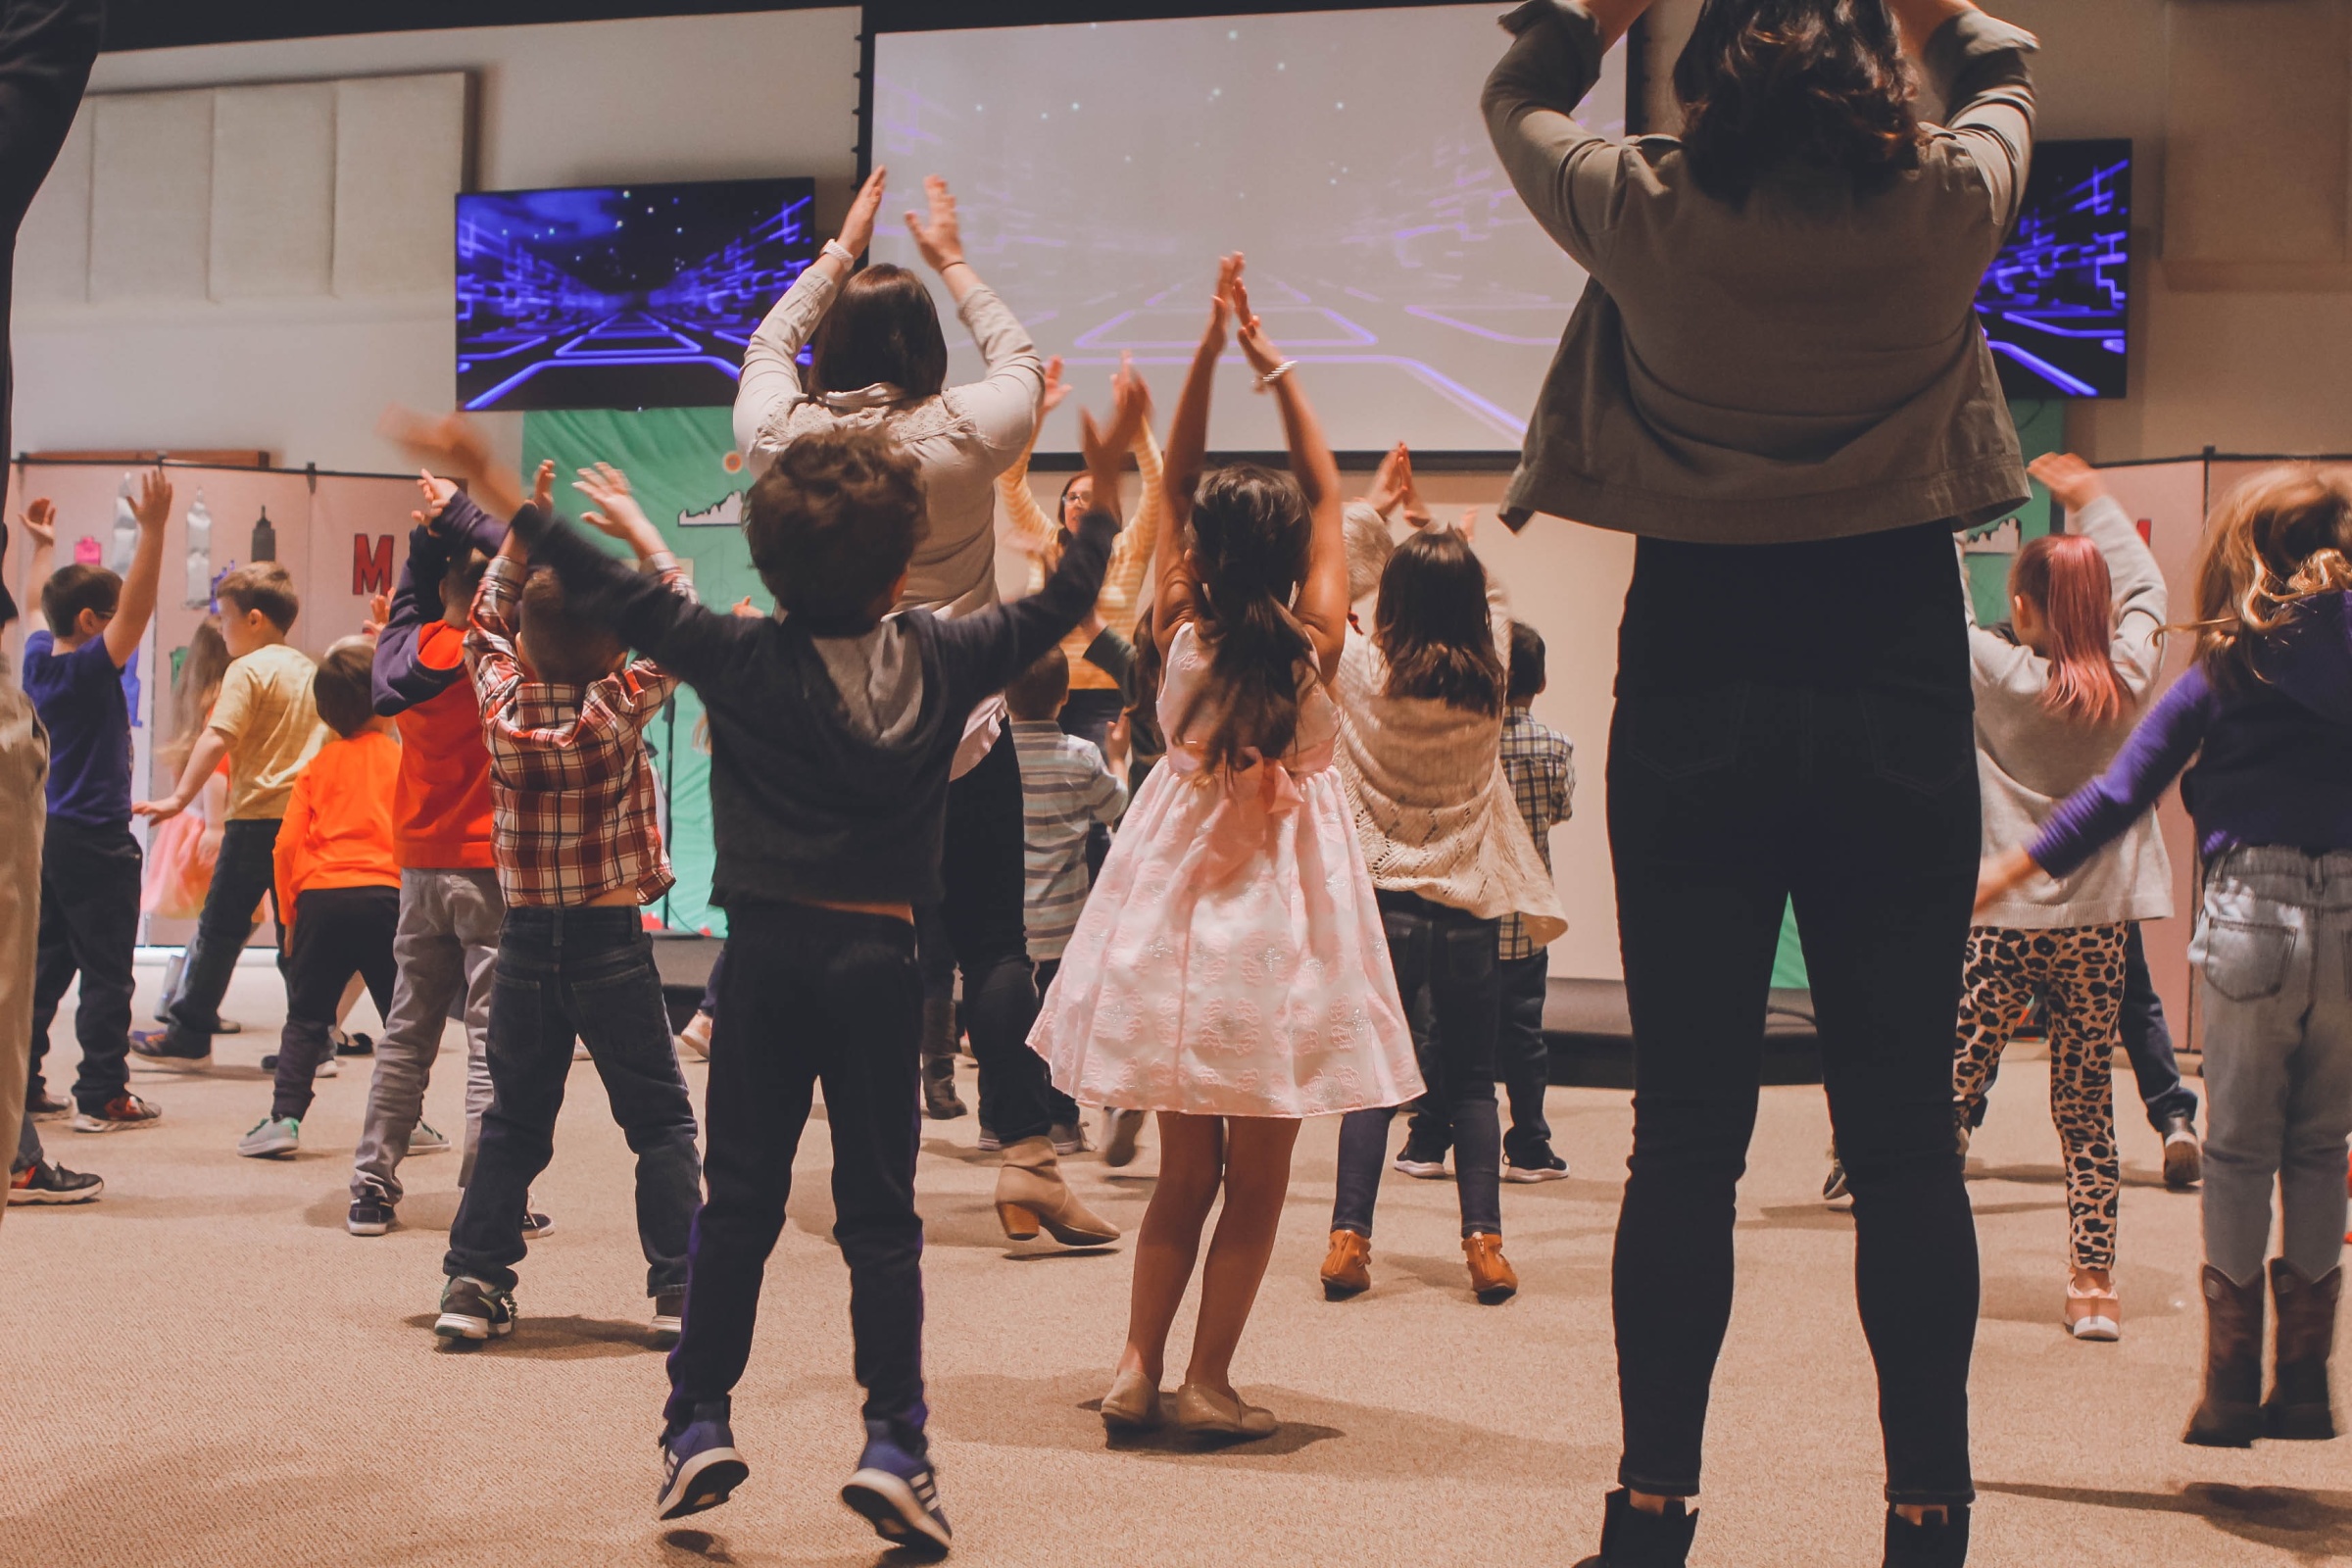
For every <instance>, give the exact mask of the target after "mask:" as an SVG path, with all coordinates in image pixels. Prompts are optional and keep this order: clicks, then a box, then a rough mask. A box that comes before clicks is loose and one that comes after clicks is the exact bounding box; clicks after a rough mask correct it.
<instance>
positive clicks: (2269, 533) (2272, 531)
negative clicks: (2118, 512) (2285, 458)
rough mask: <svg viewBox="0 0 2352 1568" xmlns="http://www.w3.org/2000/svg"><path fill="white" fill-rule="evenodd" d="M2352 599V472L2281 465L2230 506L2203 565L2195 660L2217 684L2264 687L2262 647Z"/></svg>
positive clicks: (2249, 483) (2211, 524) (2226, 500)
mask: <svg viewBox="0 0 2352 1568" xmlns="http://www.w3.org/2000/svg"><path fill="white" fill-rule="evenodd" d="M2346 591H2352V469H2345V468H2322V467H2318V466H2314V465H2312V464H2308V463H2283V464H2280V465H2279V466H2277V467H2275V468H2265V469H2263V470H2262V471H2261V472H2260V473H2257V474H2255V475H2253V476H2252V477H2251V478H2248V479H2246V480H2245V481H2244V482H2243V483H2241V484H2239V485H2238V486H2237V487H2236V488H2235V489H2233V490H2231V491H2230V492H2229V494H2228V495H2227V496H2224V497H2223V498H2222V503H2221V505H2220V506H2218V507H2215V508H2214V509H2213V515H2212V516H2211V517H2209V518H2207V519H2206V522H2205V543H2204V546H2203V548H2202V549H2201V550H2200V551H2199V552H2198V555H2197V618H2196V620H2195V622H2194V623H2193V629H2194V630H2195V632H2196V634H2197V658H2198V659H2199V660H2201V661H2203V662H2204V663H2205V666H2206V668H2207V670H2208V672H2209V673H2210V675H2211V677H2212V678H2213V679H2214V681H2215V682H2216V684H2219V685H2226V686H2233V687H2237V688H2240V689H2243V688H2245V687H2248V686H2251V685H2252V684H2253V683H2254V682H2256V681H2258V680H2260V679H2261V678H2262V677H2261V671H2260V669H2259V668H2258V667H2257V665H2256V662H2255V654H2256V647H2257V645H2258V644H2259V643H2260V641H2261V640H2262V638H2263V636H2264V635H2265V634H2267V633H2270V632H2275V631H2277V630H2278V629H2279V628H2280V627H2282V626H2284V625H2285V624H2286V623H2287V622H2288V621H2289V620H2291V619H2293V618H2294V617H2295V615H2297V614H2298V613H2300V612H2301V606H2302V602H2303V601H2304V600H2306V599H2309V598H2311V597H2313V596H2314V595H2316V594H2327V593H2343V592H2346Z"/></svg>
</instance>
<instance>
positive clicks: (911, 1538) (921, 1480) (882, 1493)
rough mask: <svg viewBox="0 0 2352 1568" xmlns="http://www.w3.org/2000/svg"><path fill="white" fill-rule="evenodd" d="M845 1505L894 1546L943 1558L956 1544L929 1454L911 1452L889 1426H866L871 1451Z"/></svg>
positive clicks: (844, 1492)
mask: <svg viewBox="0 0 2352 1568" xmlns="http://www.w3.org/2000/svg"><path fill="white" fill-rule="evenodd" d="M916 1441H917V1442H920V1441H921V1439H920V1437H919V1436H918V1437H917V1439H916ZM841 1500H842V1501H844V1502H846V1503H848V1504H849V1505H850V1506H851V1507H853V1508H855V1509H857V1510H858V1512H859V1513H861V1514H863V1515H864V1516H865V1520H866V1523H868V1524H870V1525H872V1526H873V1527H874V1534H876V1535H878V1536H880V1537H881V1538H882V1539H883V1540H884V1541H887V1542H889V1543H890V1544H892V1545H894V1546H906V1547H909V1548H911V1549H913V1550H916V1551H922V1552H926V1553H928V1554H930V1555H938V1554H941V1553H944V1552H945V1551H946V1550H947V1549H948V1547H949V1546H950V1545H951V1544H954V1542H955V1532H953V1531H951V1530H950V1529H949V1528H948V1516H947V1515H946V1514H945V1513H943V1512H942V1511H941V1510H940V1506H939V1483H938V1481H937V1479H936V1478H935V1477H934V1476H933V1475H932V1473H931V1460H930V1457H929V1455H928V1454H927V1453H915V1452H913V1451H911V1450H909V1449H908V1448H907V1446H906V1445H904V1444H902V1443H901V1442H899V1440H898V1439H897V1438H896V1437H895V1436H893V1435H892V1433H891V1430H890V1423H889V1422H887V1421H868V1422H866V1424H865V1451H864V1452H863V1453H861V1454H859V1455H858V1473H857V1474H856V1475H854V1476H852V1477H850V1479H849V1484H848V1485H846V1486H844V1487H843V1488H842V1489H841Z"/></svg>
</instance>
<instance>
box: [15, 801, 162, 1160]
mask: <svg viewBox="0 0 2352 1568" xmlns="http://www.w3.org/2000/svg"><path fill="white" fill-rule="evenodd" d="M139 866H140V858H139V841H138V840H137V839H134V838H132V837H131V836H130V829H129V828H128V827H85V826H83V825H82V824H81V823H79V822H72V821H68V820H67V819H65V818H64V817H59V816H53V817H51V818H49V825H48V828H47V830H46V831H44V832H43V833H42V835H41V915H40V936H39V947H38V951H37V956H35V958H34V960H33V971H32V1075H31V1081H30V1088H31V1090H32V1092H33V1093H34V1094H38V1093H41V1092H42V1091H43V1090H45V1089H46V1088H47V1084H46V1082H45V1080H44V1079H43V1078H42V1076H41V1058H42V1057H43V1056H44V1055H46V1054H48V1051H49V1026H50V1024H52V1023H53V1022H55V1021H56V1019H57V1006H58V1004H59V1003H60V1002H62V1001H63V1000H64V999H65V995H66V987H68V986H70V985H72V984H73V976H74V974H75V972H76V971H78V972H79V973H80V975H81V1002H80V1005H78V1006H76V1007H75V1008H74V1010H73V1037H74V1039H75V1040H77V1041H78V1042H79V1043H80V1045H81V1070H80V1074H79V1076H77V1077H76V1078H75V1079H74V1081H73V1103H75V1104H77V1105H79V1106H80V1107H81V1108H82V1109H83V1110H86V1111H90V1112H92V1113H93V1114H94V1113H96V1112H98V1111H101V1110H104V1109H105V1108H106V1106H107V1103H108V1102H110V1101H112V1100H114V1099H115V1098H116V1097H118V1096H120V1095H122V1094H123V1093H124V1092H125V1091H126V1090H128V1089H129V1087H130V1071H129V1062H128V1056H129V1053H130V996H131V991H132V989H133V987H134V981H133V979H132V976H131V972H130V963H131V955H132V954H133V953H134V952H135V951H136V949H137V948H138V944H139Z"/></svg>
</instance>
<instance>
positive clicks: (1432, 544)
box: [1372, 528, 1506, 713]
mask: <svg viewBox="0 0 2352 1568" xmlns="http://www.w3.org/2000/svg"><path fill="white" fill-rule="evenodd" d="M1372 641H1373V642H1374V643H1375V644H1376V645H1377V646H1378V647H1379V649H1380V653H1381V657H1382V658H1383V659H1385V660H1387V661H1388V663H1389V679H1388V684H1387V685H1386V686H1385V687H1384V688H1383V693H1384V695H1386V696H1390V697H1434V698H1436V699H1437V700H1438V701H1439V702H1442V703H1444V704H1446V706H1447V707H1449V708H1462V709H1467V710H1469V711H1471V712H1474V713H1499V712H1501V711H1502V694H1503V689H1504V685H1505V682H1506V672H1505V671H1504V669H1503V667H1502V656H1501V655H1500V654H1498V653H1496V652H1495V623H1494V621H1493V620H1492V619H1491V618H1490V612H1489V610H1488V608H1487V568H1486V567H1485V566H1483V565H1481V564H1479V560H1478V555H1477V553H1476V552H1475V551H1473V550H1472V549H1471V548H1470V541H1469V540H1467V539H1465V538H1463V537H1462V536H1461V535H1460V534H1458V533H1456V532H1454V531H1453V530H1452V529H1451V528H1424V529H1422V530H1421V531H1420V532H1419V533H1416V534H1414V535H1413V536H1412V537H1411V538H1410V539H1407V540H1406V541H1405V542H1404V543H1402V544H1400V545H1398V546H1397V553H1396V554H1395V555H1393V556H1391V557H1390V558H1389V564H1388V569H1387V570H1385V571H1383V572H1382V573H1381V574H1380V608H1379V610H1378V611H1376V612H1375V613H1374V614H1373V620H1372Z"/></svg>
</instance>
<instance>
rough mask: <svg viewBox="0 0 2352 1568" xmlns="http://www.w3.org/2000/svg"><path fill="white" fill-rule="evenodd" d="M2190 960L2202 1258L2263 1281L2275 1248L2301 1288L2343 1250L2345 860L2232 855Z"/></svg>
mask: <svg viewBox="0 0 2352 1568" xmlns="http://www.w3.org/2000/svg"><path fill="white" fill-rule="evenodd" d="M2189 958H2190V960H2191V961H2192V962H2194V963H2195V964H2196V965H2197V967H2198V971H2199V973H2200V974H2201V975H2202V977H2203V980H2204V987H2205V1097H2206V1114H2207V1121H2206V1128H2205V1193H2204V1210H2205V1257H2206V1260H2207V1261H2208V1262H2210V1263H2212V1264H2213V1266H2214V1267H2216V1268H2218V1269H2220V1270H2221V1271H2222V1272H2223V1273H2225V1274H2227V1275H2229V1277H2230V1278H2231V1279H2232V1280H2235V1281H2237V1282H2238V1283H2239V1284H2241V1285H2242V1284H2245V1283H2246V1282H2247V1281H2249V1280H2254V1279H2258V1278H2260V1277H2261V1274H2262V1257H2263V1253H2264V1251H2265V1250H2267V1248H2268V1244H2269V1241H2270V1236H2271V1184H2272V1183H2273V1182H2274V1181H2276V1182H2277V1183H2278V1207H2279V1218H2280V1222H2281V1223H2280V1227H2279V1229H2280V1246H2279V1250H2280V1251H2281V1252H2282V1253H2283V1255H2284V1256H2285V1258H2286V1260H2287V1261H2288V1262H2289V1263H2292V1264H2293V1265H2294V1266H2295V1267H2296V1268H2297V1269H2299V1270H2301V1271H2302V1273H2303V1274H2304V1276H2305V1277H2306V1278H2308V1279H2315V1280H2316V1279H2320V1278H2322V1277H2324V1276H2325V1275H2326V1274H2327V1272H2328V1271H2329V1270H2331V1269H2333V1268H2334V1267H2335V1266H2336V1260H2337V1259H2338V1258H2339V1257H2340V1256H2341V1255H2342V1252H2343V1247H2344V1208H2345V1202H2344V1149H2345V1140H2346V1139H2347V1137H2352V852H2345V851H2338V852H2336V853H2334V854H2331V855H2305V854H2304V853H2303V852H2302V851H2300V850H2289V849H2274V848H2263V849H2240V850H2230V851H2228V852H2226V853H2225V854H2222V855H2220V856H2217V857H2215V858H2214V860H2213V862H2212V864H2211V865H2209V866H2208V867H2207V869H2206V872H2205V906H2204V908H2203V910H2202V912H2201V913H2200V915H2199V918H2198V921H2197V935H2196V940H2195V941H2194V942H2192V943H2191V944H2190V945H2189Z"/></svg>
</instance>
